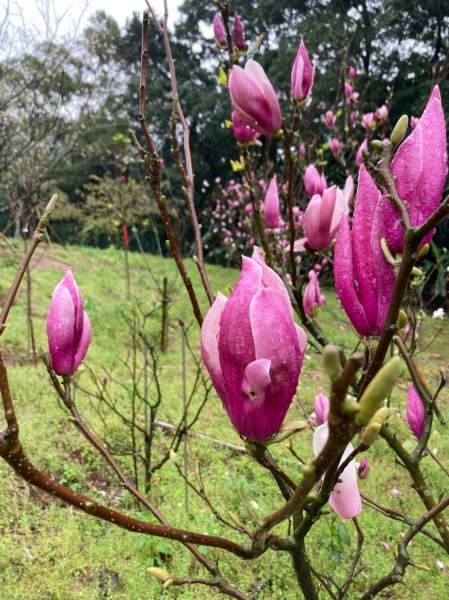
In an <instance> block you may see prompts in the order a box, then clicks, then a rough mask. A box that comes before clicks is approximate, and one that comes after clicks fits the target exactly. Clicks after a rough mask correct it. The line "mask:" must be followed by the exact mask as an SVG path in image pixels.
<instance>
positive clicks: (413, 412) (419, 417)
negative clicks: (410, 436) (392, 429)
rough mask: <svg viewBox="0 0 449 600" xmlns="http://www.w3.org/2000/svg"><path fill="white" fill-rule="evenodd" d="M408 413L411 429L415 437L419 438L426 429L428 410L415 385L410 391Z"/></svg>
mask: <svg viewBox="0 0 449 600" xmlns="http://www.w3.org/2000/svg"><path fill="white" fill-rule="evenodd" d="M406 414H407V422H408V425H409V427H410V429H411V430H412V432H413V433H414V435H415V437H416V438H417V439H419V438H420V437H421V435H422V432H423V430H424V424H425V422H426V411H425V408H424V404H423V401H422V400H421V398H420V396H419V394H418V392H417V390H416V388H415V386H414V385H411V386H410V388H409V391H408V397H407V406H406Z"/></svg>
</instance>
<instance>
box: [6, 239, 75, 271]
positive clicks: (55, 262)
mask: <svg viewBox="0 0 449 600" xmlns="http://www.w3.org/2000/svg"><path fill="white" fill-rule="evenodd" d="M50 253H51V248H50V247H40V248H39V247H38V248H37V250H36V252H35V253H34V255H33V257H32V258H31V262H30V265H31V268H32V269H36V270H37V271H48V270H49V269H56V270H57V271H60V272H61V273H65V272H66V271H69V270H71V269H73V265H71V264H70V263H67V262H65V261H63V260H59V259H58V258H54V257H53V256H51V254H50ZM0 255H2V256H7V257H8V258H11V259H13V260H14V259H15V260H17V265H18V264H19V261H20V259H21V258H22V253H21V252H16V251H15V248H13V247H12V246H10V245H9V244H8V243H7V242H5V241H4V240H0Z"/></svg>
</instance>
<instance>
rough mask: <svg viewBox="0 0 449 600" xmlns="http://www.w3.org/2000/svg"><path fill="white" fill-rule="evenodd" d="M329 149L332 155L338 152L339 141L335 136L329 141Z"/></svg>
mask: <svg viewBox="0 0 449 600" xmlns="http://www.w3.org/2000/svg"><path fill="white" fill-rule="evenodd" d="M330 149H331V152H332V154H333V155H334V156H337V154H339V152H340V142H339V141H338V139H337V138H332V139H331V141H330Z"/></svg>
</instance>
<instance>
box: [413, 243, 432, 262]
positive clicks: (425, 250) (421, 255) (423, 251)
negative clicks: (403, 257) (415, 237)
mask: <svg viewBox="0 0 449 600" xmlns="http://www.w3.org/2000/svg"><path fill="white" fill-rule="evenodd" d="M429 250H430V245H429V244H424V246H423V247H422V248H421V249H420V250H419V252H418V254H417V255H416V260H421V258H424V257H425V256H426V255H427V254H428V253H429Z"/></svg>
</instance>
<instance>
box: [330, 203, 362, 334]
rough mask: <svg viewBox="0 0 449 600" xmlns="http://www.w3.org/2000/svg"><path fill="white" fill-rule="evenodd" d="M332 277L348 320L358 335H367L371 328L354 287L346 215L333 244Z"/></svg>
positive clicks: (350, 244)
mask: <svg viewBox="0 0 449 600" xmlns="http://www.w3.org/2000/svg"><path fill="white" fill-rule="evenodd" d="M334 277H335V289H336V290H337V294H338V297H339V299H340V302H341V303H342V305H343V308H344V310H345V312H346V314H347V315H348V317H349V320H350V321H351V323H352V325H353V326H354V328H355V329H356V331H357V332H358V333H359V334H360V335H364V336H369V335H370V334H371V328H370V326H369V324H368V321H367V320H366V316H365V311H364V310H363V306H362V304H361V302H360V300H359V297H358V295H357V290H356V287H355V278H354V263H353V255H352V242H351V231H350V229H349V219H348V217H347V216H346V215H344V216H343V218H342V220H341V223H340V227H339V229H338V234H337V241H336V244H335V251H334Z"/></svg>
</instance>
